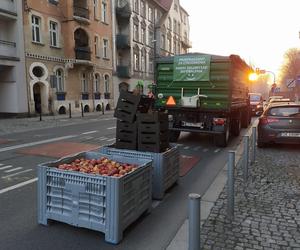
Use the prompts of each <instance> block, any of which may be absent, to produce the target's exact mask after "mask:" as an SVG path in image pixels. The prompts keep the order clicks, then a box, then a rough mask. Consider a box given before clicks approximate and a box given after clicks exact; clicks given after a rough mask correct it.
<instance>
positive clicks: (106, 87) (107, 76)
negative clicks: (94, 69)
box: [104, 75, 109, 93]
mask: <svg viewBox="0 0 300 250" xmlns="http://www.w3.org/2000/svg"><path fill="white" fill-rule="evenodd" d="M104 88H105V93H109V75H105V76H104Z"/></svg>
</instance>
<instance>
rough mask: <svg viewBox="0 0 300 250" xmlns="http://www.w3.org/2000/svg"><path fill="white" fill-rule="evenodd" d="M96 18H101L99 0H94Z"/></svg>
mask: <svg viewBox="0 0 300 250" xmlns="http://www.w3.org/2000/svg"><path fill="white" fill-rule="evenodd" d="M94 18H95V19H96V20H99V8H98V0H94Z"/></svg>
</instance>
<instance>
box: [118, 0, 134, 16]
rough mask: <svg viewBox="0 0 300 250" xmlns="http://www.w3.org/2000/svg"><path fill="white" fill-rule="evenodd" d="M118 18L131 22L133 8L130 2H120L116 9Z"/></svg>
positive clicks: (125, 0) (124, 0)
mask: <svg viewBox="0 0 300 250" xmlns="http://www.w3.org/2000/svg"><path fill="white" fill-rule="evenodd" d="M116 16H117V18H118V19H122V20H124V19H125V20H129V18H130V16H131V8H130V4H129V1H128V0H120V1H119V3H118V5H117V7H116Z"/></svg>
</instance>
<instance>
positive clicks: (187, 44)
mask: <svg viewBox="0 0 300 250" xmlns="http://www.w3.org/2000/svg"><path fill="white" fill-rule="evenodd" d="M181 43H182V46H183V47H185V48H192V42H191V41H189V40H188V39H187V38H184V39H183V40H182V41H181Z"/></svg>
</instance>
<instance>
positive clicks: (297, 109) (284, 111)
mask: <svg viewBox="0 0 300 250" xmlns="http://www.w3.org/2000/svg"><path fill="white" fill-rule="evenodd" d="M296 114H300V106H294V107H274V108H270V109H269V111H268V115H270V116H293V115H296Z"/></svg>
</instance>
